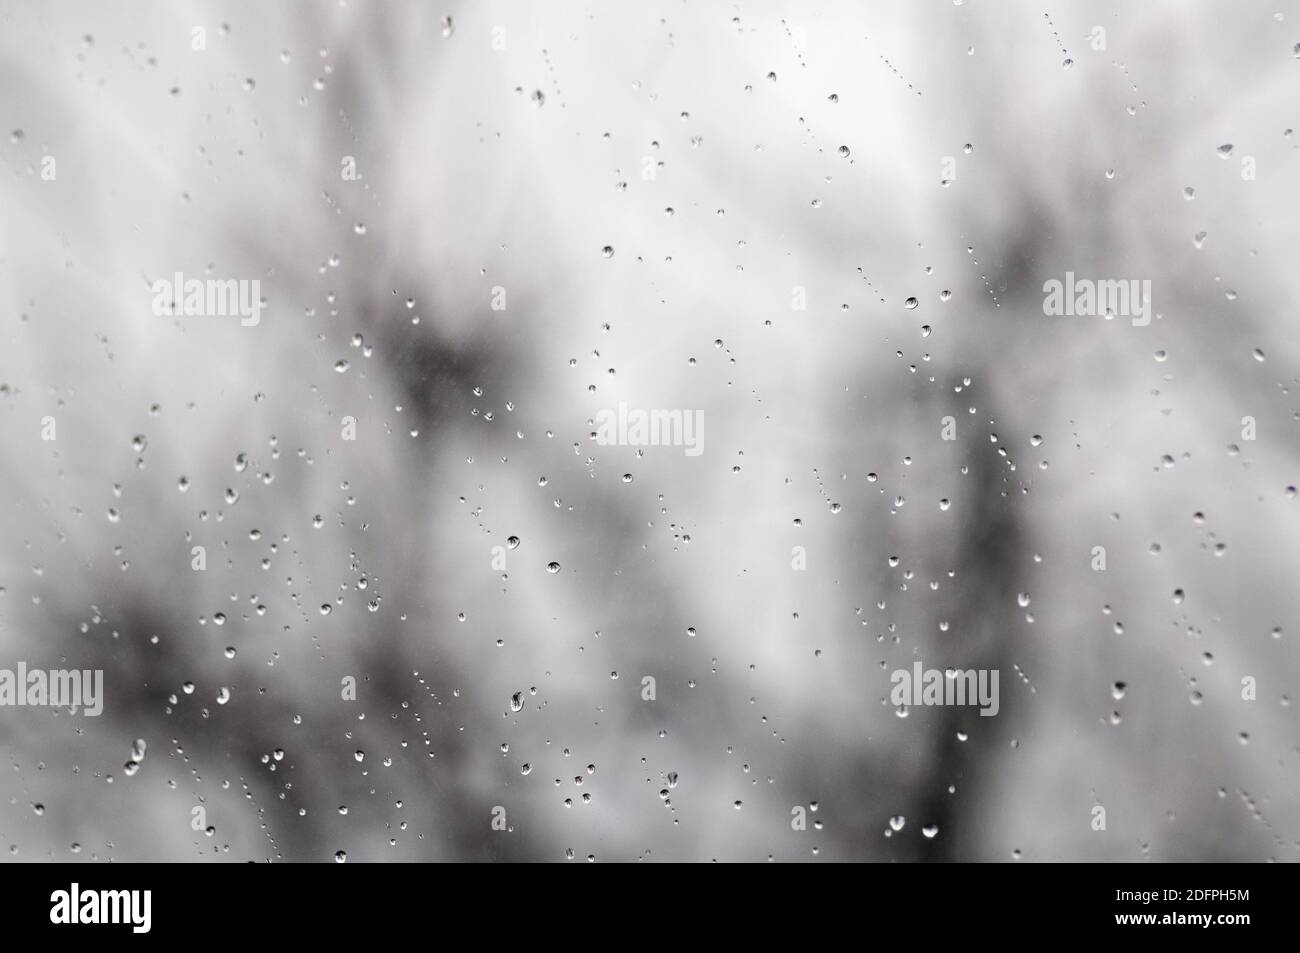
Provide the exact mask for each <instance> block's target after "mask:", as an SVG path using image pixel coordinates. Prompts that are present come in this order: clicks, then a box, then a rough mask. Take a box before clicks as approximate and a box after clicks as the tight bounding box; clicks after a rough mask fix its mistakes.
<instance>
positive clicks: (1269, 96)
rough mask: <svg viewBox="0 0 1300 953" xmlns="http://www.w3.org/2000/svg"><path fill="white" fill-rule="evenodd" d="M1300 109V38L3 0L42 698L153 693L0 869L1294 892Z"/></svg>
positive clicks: (14, 297) (54, 752) (30, 726)
mask: <svg viewBox="0 0 1300 953" xmlns="http://www.w3.org/2000/svg"><path fill="white" fill-rule="evenodd" d="M1298 83H1300V9H1298V8H1297V4H1296V3H1294V2H1287V3H1279V4H1246V5H1227V4H1212V3H1199V4H1192V5H1188V4H1186V3H1175V2H1173V0H1166V2H1158V3H1147V4H1142V5H1140V6H1134V5H1132V4H1120V3H1070V4H1066V3H1063V2H1060V0H1052V2H1049V3H1045V4H1042V5H1039V6H1034V7H1030V6H1028V5H1022V4H1016V5H1011V4H993V3H988V2H980V0H968V2H965V3H962V2H960V0H958V2H955V3H954V2H953V0H927V2H901V0H900V2H892V3H885V2H882V3H872V4H869V5H863V4H857V3H848V2H845V3H825V2H818V3H794V2H776V3H763V4H746V3H730V4H693V5H687V4H686V3H684V2H661V0H654V2H648V3H640V4H636V5H618V6H615V5H612V4H611V5H604V4H589V3H576V2H556V3H546V4H535V3H524V2H513V3H505V2H485V3H457V2H453V0H448V2H446V3H443V4H442V5H441V6H438V5H431V4H428V3H410V2H384V3H374V4H363V3H356V2H354V3H323V2H322V3H300V4H293V5H289V4H273V5H270V4H264V3H257V2H252V0H249V2H221V3H217V2H212V3H168V4H164V3H160V2H147V3H134V2H93V3H92V2H85V0H82V2H74V3H65V4H58V5H42V6H35V5H31V4H21V3H18V2H16V0H3V2H0V124H2V125H0V132H2V133H3V138H0V209H2V213H0V448H2V450H0V491H2V492H0V530H2V531H3V533H2V537H0V538H2V539H3V542H2V544H0V667H3V668H8V669H14V668H16V666H17V665H18V663H19V662H20V661H22V662H25V663H26V664H27V665H28V667H29V668H47V669H48V668H78V669H102V670H103V671H104V683H105V696H106V697H105V702H104V712H103V714H102V715H101V716H100V717H98V718H89V717H86V716H84V715H83V714H80V713H78V714H71V713H69V712H68V711H67V710H66V709H56V708H32V707H29V708H21V707H6V708H3V709H0V750H2V752H3V758H4V762H5V764H4V765H3V772H2V773H0V777H2V778H3V780H2V781H0V847H3V852H0V856H3V857H5V858H7V859H9V860H16V861H40V860H49V859H54V860H87V861H104V860H122V861H139V860H168V861H198V860H215V861H224V860H228V861H246V860H258V861H261V860H289V861H326V862H333V861H335V860H342V859H346V860H348V861H358V860H359V861H382V860H391V861H414V860H460V861H479V860H527V861H565V860H566V858H567V859H571V860H573V861H575V862H582V861H587V860H596V861H635V860H644V861H656V860H658V861H685V860H690V861H700V860H712V859H717V860H725V861H764V860H768V859H773V860H781V861H792V860H822V861H848V860H869V861H919V860H925V861H954V860H960V861H972V860H978V861H999V862H1001V861H1006V862H1014V861H1016V860H1020V861H1023V862H1036V861H1064V860H1083V861H1099V860H1112V861H1131V862H1142V861H1199V860H1239V861H1292V860H1295V859H1297V851H1298V849H1300V769H1298V764H1300V746H1298V743H1300V730H1298V723H1297V718H1296V712H1295V709H1293V708H1292V707H1291V700H1292V696H1293V695H1294V694H1295V693H1296V690H1297V681H1298V679H1300V641H1298V639H1300V618H1297V599H1296V568H1297V566H1300V552H1298V550H1300V532H1298V531H1300V500H1297V499H1296V490H1295V486H1296V484H1297V483H1300V390H1298V388H1300V379H1298V378H1297V367H1298V366H1300V331H1298V328H1300V323H1298V321H1297V313H1296V309H1297V303H1298V302H1300V287H1298V286H1297V282H1298V281H1300V273H1298V272H1297V270H1296V268H1295V260H1296V253H1297V249H1300V234H1298V233H1300V218H1297V216H1296V215H1295V211H1296V208H1297V201H1298V200H1300V185H1298V184H1297V182H1298V180H1297V170H1298V163H1300V155H1298V154H1297V138H1296V136H1295V135H1294V133H1293V127H1294V126H1296V125H1298V124H1300V95H1298V94H1297V91H1298V90H1300V85H1298ZM1226 147H1230V148H1226ZM1225 148H1226V151H1225ZM1067 271H1072V272H1074V273H1075V274H1076V275H1078V276H1080V277H1090V278H1106V279H1139V280H1149V281H1150V282H1151V288H1152V311H1153V316H1152V320H1151V323H1150V324H1149V325H1148V326H1146V327H1135V326H1133V324H1132V323H1131V322H1130V321H1129V320H1127V319H1126V318H1124V317H1114V318H1113V319H1112V318H1108V317H1103V316H1094V317H1066V316H1060V317H1049V316H1046V315H1044V313H1043V297H1044V295H1043V284H1044V282H1046V281H1048V280H1051V279H1058V280H1061V279H1063V278H1064V276H1065V273H1066V272H1067ZM176 272H181V273H183V274H184V275H185V276H186V277H187V278H203V279H219V280H225V279H237V280H243V281H251V280H257V281H259V282H260V289H261V295H262V297H263V298H264V299H265V307H264V308H263V310H262V313H261V320H260V322H259V323H258V324H257V325H256V326H242V325H241V323H240V321H239V319H238V318H236V317H219V316H217V317H213V316H208V317H203V316H182V315H159V314H155V313H154V309H153V306H152V305H153V298H154V295H153V291H152V288H151V285H152V283H153V282H154V281H155V280H157V279H170V278H171V276H172V275H173V274H174V273H176ZM909 299H915V300H914V301H909ZM620 402H623V403H625V404H627V405H628V406H629V407H631V408H644V409H652V408H663V409H681V410H685V411H696V410H698V411H701V412H702V413H703V420H704V429H703V445H702V446H703V452H702V453H701V454H700V455H699V456H687V455H686V454H684V453H683V451H682V449H681V448H679V447H669V446H650V447H632V446H606V445H602V444H600V443H598V442H597V441H596V440H595V439H594V437H593V434H594V432H595V429H596V427H595V419H596V416H597V414H598V413H599V412H600V411H601V410H602V409H607V408H614V407H617V405H618V404H619V403H620ZM47 418H52V419H53V420H54V422H55V424H56V427H57V430H56V437H55V439H46V438H48V436H50V434H49V432H48V427H47ZM947 418H951V422H950V423H949V422H948V421H947V420H946V419H947ZM1244 418H1250V421H1251V423H1250V424H1249V425H1248V424H1246V423H1245V422H1244V420H1243V419H1244ZM946 423H947V425H948V426H949V429H950V432H951V433H952V434H953V435H955V439H953V440H945V439H942V433H943V430H944V428H945V424H946ZM349 428H351V429H350V430H349ZM349 436H351V437H354V438H355V439H346V438H347V437H349ZM1250 438H1253V439H1250ZM200 546H201V547H203V551H204V552H205V553H206V566H205V568H204V569H203V570H202V571H197V570H195V569H194V568H193V559H194V556H193V554H194V548H195V547H200ZM1097 547H1103V550H1102V552H1104V568H1101V566H1100V564H1099V563H1098V559H1097V556H1098V552H1099V551H1098V549H1097ZM917 661H920V662H922V663H923V664H924V665H925V667H927V668H940V669H943V668H949V667H955V668H977V669H996V670H997V671H998V672H999V673H1000V690H1001V698H1000V710H999V713H998V715H997V716H996V717H991V718H981V717H979V716H978V713H977V710H976V709H974V708H958V707H912V708H904V709H902V710H899V709H897V708H896V707H895V706H894V705H893V704H891V703H890V700H889V697H888V696H889V690H890V673H891V672H892V671H894V670H896V669H899V668H906V669H909V670H910V669H911V667H912V665H913V664H914V663H915V662H917ZM647 678H650V679H653V682H646V681H645V679H647ZM349 679H351V680H353V681H354V684H355V694H354V695H353V694H352V693H351V692H349V691H348V686H349V684H351V683H349V681H348V680H349ZM1248 685H1250V686H1254V697H1253V698H1250V697H1243V696H1248V695H1250V694H1251V693H1250V691H1249V690H1248V689H1247V688H1245V687H1244V686H1248ZM647 686H651V687H653V692H650V691H648V690H647ZM647 695H653V697H652V698H647V697H646V696H647ZM139 742H143V743H144V747H143V748H141V747H140V745H139ZM133 751H134V752H135V755H136V756H137V757H138V755H139V753H140V752H141V751H143V752H144V757H143V759H142V760H138V761H137V760H133ZM128 765H131V767H128ZM1098 807H1100V808H1103V809H1104V815H1099V814H1098V812H1097V811H1096V810H1095V809H1096V808H1098ZM196 808H199V809H201V810H199V811H197V812H196V810H195V809H196ZM1099 816H1104V829H1098V825H1097V818H1098V817H1099ZM801 817H802V819H803V821H804V824H803V827H804V829H798V828H799V827H800V824H799V823H798V822H799V820H800V818H801ZM196 818H198V819H199V821H200V822H199V823H196ZM196 828H197V829H196ZM502 828H504V829H502Z"/></svg>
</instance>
